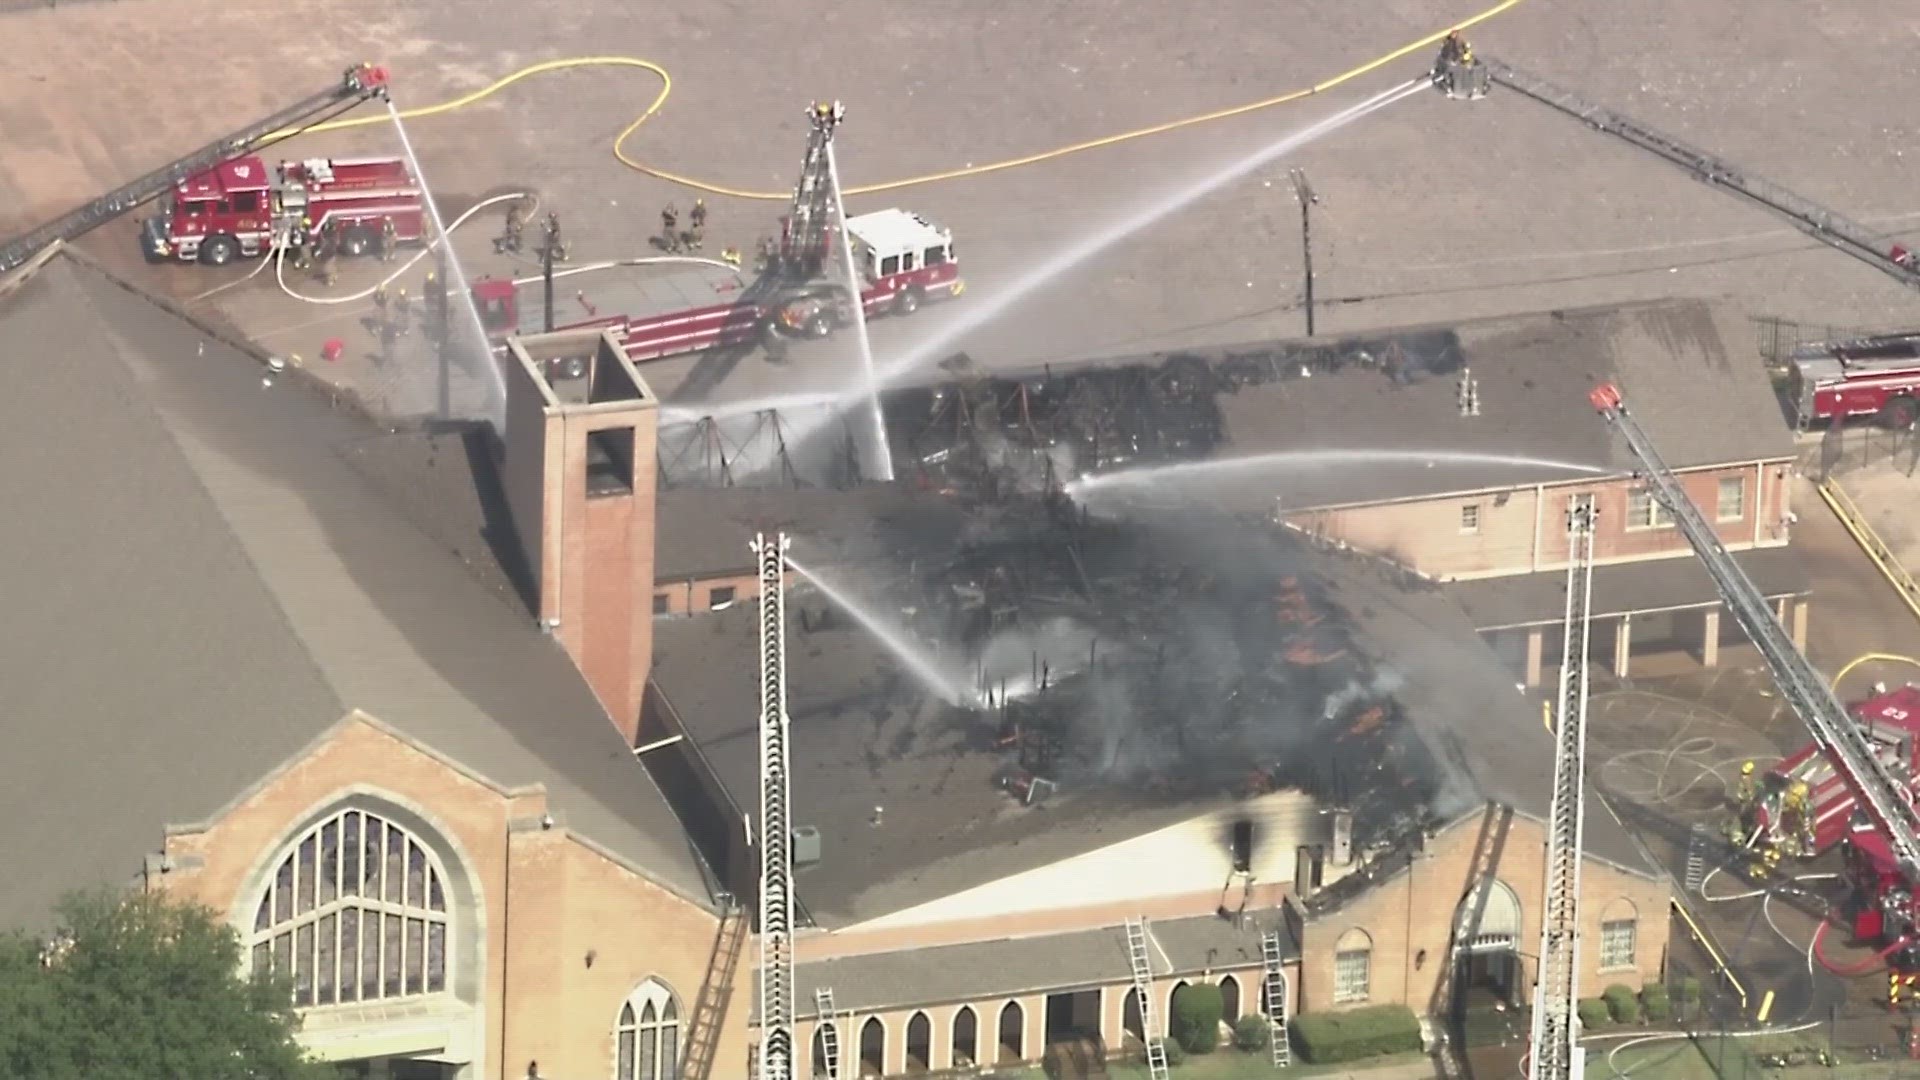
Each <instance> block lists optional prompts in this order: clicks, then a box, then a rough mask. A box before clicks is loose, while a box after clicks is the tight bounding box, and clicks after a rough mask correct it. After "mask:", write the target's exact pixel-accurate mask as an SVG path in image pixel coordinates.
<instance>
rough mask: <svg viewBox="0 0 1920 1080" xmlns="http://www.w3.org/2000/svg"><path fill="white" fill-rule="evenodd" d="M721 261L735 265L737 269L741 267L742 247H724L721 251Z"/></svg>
mask: <svg viewBox="0 0 1920 1080" xmlns="http://www.w3.org/2000/svg"><path fill="white" fill-rule="evenodd" d="M720 261H721V262H723V263H726V264H727V265H728V266H731V267H733V268H734V269H735V270H738V269H740V249H739V248H733V247H730V248H722V249H721V251H720Z"/></svg>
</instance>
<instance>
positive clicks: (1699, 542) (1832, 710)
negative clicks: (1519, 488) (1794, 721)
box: [1589, 384, 1920, 973]
mask: <svg viewBox="0 0 1920 1080" xmlns="http://www.w3.org/2000/svg"><path fill="white" fill-rule="evenodd" d="M1589 398H1590V400H1591V401H1592V403H1593V406H1594V408H1596V409H1598V410H1599V411H1600V414H1601V415H1602V416H1604V417H1606V418H1607V420H1608V421H1610V422H1611V423H1612V424H1613V426H1614V428H1615V430H1617V431H1618V432H1619V433H1620V436H1621V438H1622V439H1623V440H1624V441H1625V443H1626V445H1627V448H1628V450H1629V451H1631V452H1632V454H1633V456H1634V458H1635V460H1636V461H1638V462H1639V464H1640V476H1641V478H1642V479H1643V480H1644V481H1645V482H1646V484H1647V485H1648V488H1649V490H1650V491H1651V493H1652V495H1653V497H1654V498H1655V499H1656V500H1658V501H1659V503H1660V505H1662V506H1663V507H1665V508H1666V510H1667V512H1668V513H1669V514H1670V515H1671V516H1672V518H1673V522H1674V525H1675V526H1676V527H1678V529H1679V530H1680V533H1681V535H1682V536H1684V537H1686V540H1687V543H1688V544H1690V545H1692V547H1693V550H1694V553H1695V554H1696V555H1698V556H1699V558H1700V561H1701V563H1702V564H1703V565H1704V566H1705V568H1706V571H1707V574H1708V576H1710V577H1711V578H1712V579H1713V583H1714V587H1715V589H1716V591H1718V592H1719V594H1720V599H1721V601H1722V602H1723V603H1724V604H1725V606H1726V609H1727V611H1728V612H1730V613H1731V614H1732V615H1733V617H1734V619H1735V620H1736V621H1738V622H1739V624H1740V628H1741V629H1742V630H1744V631H1746V634H1747V637H1748V639H1749V640H1751V641H1752V642H1753V644H1754V647H1755V648H1757V649H1758V650H1759V651H1760V655H1761V657H1762V659H1764V660H1765V661H1766V665H1767V669H1768V671H1770V672H1771V673H1772V675H1773V680H1774V684H1775V686H1776V687H1777V688H1778V689H1779V692H1780V696H1781V697H1782V698H1783V699H1784V700H1785V701H1786V703H1787V705H1788V706H1789V707H1790V708H1792V710H1793V712H1794V714H1795V715H1796V716H1798V717H1799V718H1800V720H1801V722H1802V723H1804V724H1805V725H1806V726H1807V730H1808V731H1809V732H1810V733H1811V734H1812V735H1813V739H1814V742H1815V743H1816V744H1817V745H1818V746H1819V748H1820V750H1821V752H1822V753H1824V754H1825V755H1826V757H1827V760H1828V761H1829V762H1831V763H1832V766H1833V770H1834V772H1835V773H1836V774H1838V776H1839V777H1840V779H1841V781H1842V782H1843V783H1845V784H1846V786H1847V788H1848V790H1849V791H1851V792H1852V793H1853V797H1854V804H1855V813H1856V814H1857V818H1856V822H1855V824H1854V825H1853V827H1852V830H1851V835H1850V836H1849V837H1848V840H1847V879H1848V884H1849V886H1850V887H1851V889H1852V893H1853V898H1852V902H1853V904H1854V906H1855V908H1856V912H1855V916H1854V931H1855V933H1856V934H1857V935H1859V936H1862V937H1868V938H1877V939H1878V941H1879V944H1880V949H1879V950H1878V951H1880V952H1881V953H1882V955H1884V956H1886V957H1887V959H1888V963H1889V964H1890V965H1891V966H1893V967H1894V968H1895V970H1896V971H1902V970H1904V971H1906V972H1909V973H1911V972H1912V971H1913V969H1914V967H1915V964H1916V961H1920V922H1917V921H1916V916H1917V915H1920V912H1917V911H1916V908H1915V904H1914V893H1915V886H1916V884H1920V811H1916V809H1915V806H1914V794H1913V791H1912V789H1911V788H1910V787H1909V786H1908V785H1907V783H1905V782H1903V778H1902V777H1901V776H1899V775H1898V774H1897V773H1896V772H1895V771H1894V770H1895V767H1894V765H1892V764H1890V763H1889V762H1888V760H1886V759H1885V758H1884V757H1883V756H1882V755H1881V754H1880V753H1879V752H1878V750H1877V747H1876V745H1875V742H1874V740H1873V737H1872V735H1871V733H1870V732H1868V731H1867V730H1866V729H1865V728H1863V727H1862V726H1861V724H1860V723H1859V722H1857V721H1856V720H1855V719H1854V718H1853V717H1852V716H1851V715H1850V714H1849V713H1848V711H1847V708H1846V706H1845V705H1844V704H1842V702H1841V701H1840V698H1839V697H1838V695H1836V694H1835V693H1834V690H1833V688H1832V687H1831V686H1830V685H1829V684H1828V683H1827V681H1826V680H1825V679H1824V678H1822V677H1821V675H1820V673H1819V672H1818V671H1816V670H1815V669H1814V667H1813V665H1812V663H1810V662H1809V661H1808V660H1807V658H1806V656H1805V655H1803V654H1802V653H1801V652H1800V650H1799V649H1798V648H1796V647H1795V646H1794V644H1793V638H1792V637H1791V636H1790V635H1789V634H1788V633H1787V630H1786V628H1785V627H1784V626H1782V625H1781V624H1780V621H1779V620H1778V619H1776V618H1775V617H1774V613H1773V612H1772V610H1770V609H1769V608H1768V606H1767V602H1766V599H1765V597H1764V596H1763V594H1762V593H1761V592H1760V590H1759V589H1758V588H1757V587H1755V585H1754V584H1753V580H1752V579H1751V578H1749V577H1748V576H1747V573H1746V571H1745V570H1743V569H1741V567H1740V564H1739V563H1737V562H1735V561H1734V559H1733V556H1732V555H1731V554H1729V553H1728V551H1727V549H1726V546H1725V545H1723V544H1722V543H1721V542H1720V537H1719V536H1718V535H1717V534H1716V533H1715V532H1714V528H1713V525H1712V524H1711V523H1710V522H1709V521H1708V519H1707V517H1706V515H1705V514H1703V513H1701V511H1700V508H1699V507H1697V506H1695V505H1694V503H1693V500H1692V499H1691V498H1689V497H1688V495H1687V493H1686V491H1685V490H1684V489H1683V488H1682V487H1681V485H1680V481H1679V479H1678V477H1676V476H1675V475H1674V473H1673V470H1672V469H1670V468H1668V466H1667V463H1666V462H1665V461H1664V460H1663V459H1662V458H1661V456H1660V452H1659V450H1658V449H1657V448H1655V446H1654V444H1653V441H1652V440H1651V439H1650V438H1648V436H1647V433H1646V431H1645V430H1644V429H1643V428H1641V426H1640V424H1639V422H1638V421H1636V420H1635V419H1634V417H1633V414H1632V412H1631V411H1629V410H1628V408H1627V405H1626V403H1625V401H1624V400H1623V399H1622V397H1621V395H1620V391H1619V389H1618V388H1616V387H1615V386H1613V385H1612V384H1604V385H1602V386H1600V387H1598V388H1596V389H1595V390H1594V391H1593V392H1592V393H1591V394H1590V395H1589Z"/></svg>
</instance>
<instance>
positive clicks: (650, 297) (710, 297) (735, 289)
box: [473, 210, 965, 363]
mask: <svg viewBox="0 0 1920 1080" xmlns="http://www.w3.org/2000/svg"><path fill="white" fill-rule="evenodd" d="M847 226H848V233H849V234H850V235H851V237H852V239H853V250H854V260H855V262H856V263H857V264H858V265H859V268H860V273H861V277H862V279H863V285H864V286H865V287H864V288H862V289H861V292H860V301H861V306H862V307H863V308H864V309H865V313H866V314H867V316H868V317H872V316H876V315H882V314H901V315H907V314H911V313H913V312H914V311H917V310H919V308H920V305H921V304H922V303H924V302H926V301H927V300H929V299H934V298H938V297H947V296H955V295H958V294H959V293H960V292H961V291H963V290H964V288H965V285H964V283H963V282H962V281H961V278H960V265H959V263H958V262H957V261H956V259H955V257H954V250H953V236H952V234H951V233H949V232H948V231H947V230H945V229H943V228H941V227H940V226H938V225H935V224H933V223H932V222H930V221H928V220H927V219H926V218H924V217H921V216H920V215H918V214H911V213H908V212H906V211H904V210H882V211H880V212H878V213H873V214H862V215H861V216H859V217H856V218H850V219H849V220H848V221H847ZM562 280H563V281H564V280H565V279H562ZM577 280H581V281H590V282H591V284H588V285H586V286H584V287H581V288H576V289H571V290H568V289H564V288H559V287H556V289H555V301H554V318H553V325H554V328H555V329H557V330H567V329H578V328H581V327H590V326H604V327H607V328H609V329H611V330H612V331H613V332H614V336H615V337H617V338H619V339H620V341H621V342H622V343H623V344H624V346H625V348H626V353H627V356H628V357H629V358H631V359H632V360H634V361H635V362H636V363H637V362H640V361H645V360H658V359H661V358H664V357H668V356H678V355H681V354H684V353H691V352H700V351H703V350H706V349H711V348H716V347H720V346H728V345H752V344H755V343H756V342H764V341H766V340H767V338H766V335H767V334H769V333H774V332H778V333H784V334H788V335H793V336H797V337H812V338H818V337H825V336H826V335H828V334H830V333H832V332H833V331H834V330H835V329H837V328H839V327H841V326H845V325H848V324H850V322H851V320H852V318H853V311H852V306H851V305H850V304H849V303H848V301H847V295H846V289H845V288H844V287H843V286H841V285H840V284H838V283H837V282H834V281H831V280H828V279H826V278H824V277H818V276H816V277H812V278H810V279H805V280H802V279H797V278H781V277H779V276H778V275H777V274H774V273H769V274H767V275H766V276H764V277H763V278H762V279H761V280H760V281H755V282H748V281H747V280H745V279H744V278H743V277H742V276H741V275H740V274H738V273H736V272H733V271H730V270H725V269H722V268H719V267H706V266H676V267H672V268H663V267H659V266H644V265H642V266H628V267H616V268H612V269H609V270H603V271H595V272H593V273H592V274H590V275H580V276H578V278H577ZM543 291H544V285H543V283H542V282H540V281H539V280H537V279H535V280H528V281H522V282H519V283H517V284H516V283H514V282H511V281H501V280H493V279H482V280H480V281H477V282H475V283H474V285H473V300H474V305H475V306H476V307H477V308H478V309H479V311H480V319H481V322H482V324H483V325H485V326H486V328H487V332H488V334H489V335H491V336H493V337H494V338H495V339H496V340H501V339H504V338H505V337H506V336H507V335H509V334H528V333H537V332H539V331H540V330H541V329H543V328H544V326H545V312H544V310H543V304H544V299H543Z"/></svg>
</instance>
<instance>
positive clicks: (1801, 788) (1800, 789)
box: [1793, 780, 1813, 799]
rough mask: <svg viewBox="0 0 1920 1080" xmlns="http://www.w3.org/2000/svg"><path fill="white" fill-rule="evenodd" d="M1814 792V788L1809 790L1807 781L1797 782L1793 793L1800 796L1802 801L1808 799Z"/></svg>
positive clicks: (1794, 784) (1794, 783)
mask: <svg viewBox="0 0 1920 1080" xmlns="http://www.w3.org/2000/svg"><path fill="white" fill-rule="evenodd" d="M1812 790H1813V789H1812V788H1809V787H1808V786H1807V782H1806V781H1805V780H1795V781H1794V782H1793V793H1794V794H1795V795H1798V796H1799V797H1800V798H1802V799H1804V798H1806V797H1807V794H1808V793H1809V792H1810V791H1812Z"/></svg>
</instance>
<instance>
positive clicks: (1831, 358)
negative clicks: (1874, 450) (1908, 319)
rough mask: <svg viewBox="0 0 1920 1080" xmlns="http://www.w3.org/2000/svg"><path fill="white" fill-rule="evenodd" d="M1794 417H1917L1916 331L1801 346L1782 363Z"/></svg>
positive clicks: (1908, 423) (1891, 422) (1802, 420)
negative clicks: (1786, 366) (1785, 372)
mask: <svg viewBox="0 0 1920 1080" xmlns="http://www.w3.org/2000/svg"><path fill="white" fill-rule="evenodd" d="M1788 393H1789V396H1790V400H1791V401H1792V404H1793V409H1794V419H1795V421H1796V422H1797V423H1798V424H1799V425H1800V426H1801V427H1805V426H1807V425H1809V424H1811V423H1812V422H1813V421H1815V420H1844V419H1846V418H1847V417H1852V416H1871V417H1874V418H1875V419H1877V420H1878V421H1879V422H1880V423H1882V424H1884V425H1886V426H1887V427H1890V428H1896V429H1904V428H1909V427H1912V426H1913V425H1914V422H1915V421H1920V333H1913V334H1889V335H1885V336H1882V337H1870V338H1860V339H1858V340H1855V341H1843V342H1839V343H1837V344H1821V345H1804V346H1801V347H1800V348H1798V349H1796V350H1794V352H1793V355H1792V358H1791V359H1790V361H1789V366H1788Z"/></svg>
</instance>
